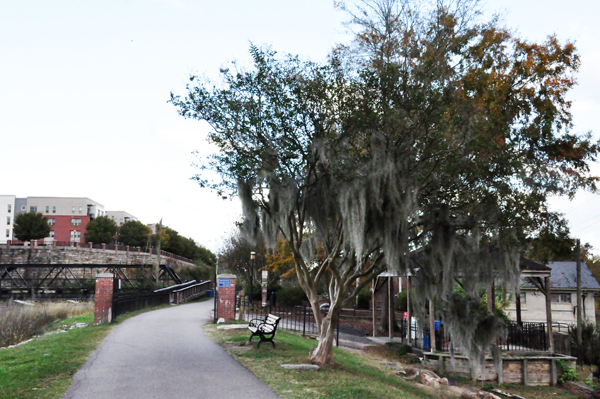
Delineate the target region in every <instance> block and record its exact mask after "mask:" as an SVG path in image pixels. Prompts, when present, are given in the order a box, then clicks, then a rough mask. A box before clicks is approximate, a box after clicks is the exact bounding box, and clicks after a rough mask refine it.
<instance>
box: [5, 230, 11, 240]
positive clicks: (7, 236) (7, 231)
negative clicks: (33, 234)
mask: <svg viewBox="0 0 600 399" xmlns="http://www.w3.org/2000/svg"><path fill="white" fill-rule="evenodd" d="M9 237H10V229H6V238H9Z"/></svg>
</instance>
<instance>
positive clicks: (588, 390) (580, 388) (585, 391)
mask: <svg viewBox="0 0 600 399" xmlns="http://www.w3.org/2000/svg"><path fill="white" fill-rule="evenodd" d="M563 387H564V388H566V389H567V390H568V391H569V392H571V393H572V394H573V395H576V396H579V397H582V398H587V399H589V398H593V396H592V395H593V391H594V388H592V387H590V386H587V385H586V384H585V383H583V382H575V381H567V382H565V383H564V384H563Z"/></svg>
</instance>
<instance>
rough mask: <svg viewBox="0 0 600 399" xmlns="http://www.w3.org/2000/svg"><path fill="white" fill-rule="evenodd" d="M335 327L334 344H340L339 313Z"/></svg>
mask: <svg viewBox="0 0 600 399" xmlns="http://www.w3.org/2000/svg"><path fill="white" fill-rule="evenodd" d="M335 328H336V337H335V346H340V314H339V313H338V319H337V325H336V326H335Z"/></svg>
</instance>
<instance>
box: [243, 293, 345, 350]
mask: <svg viewBox="0 0 600 399" xmlns="http://www.w3.org/2000/svg"><path fill="white" fill-rule="evenodd" d="M244 308H245V309H244V311H243V315H242V317H243V319H244V320H245V321H250V320H252V319H264V318H265V317H266V316H267V315H268V314H273V315H275V316H279V317H280V318H281V319H280V320H279V325H278V327H277V328H281V329H282V330H288V331H295V332H301V333H302V335H309V336H311V335H312V336H316V335H317V333H318V327H317V323H316V321H315V316H314V314H313V312H312V308H311V307H310V305H309V304H307V303H306V302H305V303H303V304H302V305H301V306H283V305H277V304H274V303H272V302H268V303H267V306H265V307H262V301H252V302H249V303H247V304H245V306H244ZM321 314H322V316H325V315H326V314H327V310H325V309H323V310H321ZM339 327H340V323H339V318H338V322H337V323H336V326H335V337H336V338H335V342H336V346H339V339H340V328H339Z"/></svg>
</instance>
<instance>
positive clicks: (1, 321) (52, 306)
mask: <svg viewBox="0 0 600 399" xmlns="http://www.w3.org/2000/svg"><path fill="white" fill-rule="evenodd" d="M93 310H94V304H93V303H92V302H82V303H71V302H52V303H46V302H45V303H37V304H35V305H34V306H24V305H18V304H17V305H15V304H12V303H7V304H5V305H4V306H1V307H0V347H5V346H8V345H14V344H17V343H19V342H22V341H24V340H26V339H28V338H31V337H33V336H34V335H37V334H42V333H44V332H46V331H47V330H48V328H49V327H51V326H52V323H53V322H54V321H56V320H64V319H66V318H69V317H73V316H77V315H81V314H84V313H89V312H92V311H93Z"/></svg>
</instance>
